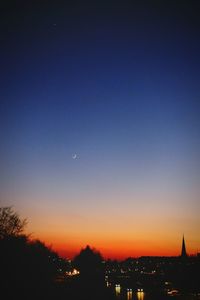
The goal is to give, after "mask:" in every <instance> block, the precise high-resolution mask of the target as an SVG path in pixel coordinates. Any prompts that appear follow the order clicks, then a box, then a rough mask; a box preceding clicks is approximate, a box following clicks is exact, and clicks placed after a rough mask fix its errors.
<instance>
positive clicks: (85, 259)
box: [74, 246, 103, 275]
mask: <svg viewBox="0 0 200 300" xmlns="http://www.w3.org/2000/svg"><path fill="white" fill-rule="evenodd" d="M102 260H103V259H102V256H101V254H100V253H99V252H98V251H96V250H95V249H91V248H90V246H86V248H85V249H82V250H81V252H80V253H79V255H77V256H76V257H75V258H74V266H75V267H76V268H77V269H78V270H80V273H81V274H84V275H86V274H92V275H94V274H95V273H98V272H100V271H101V270H102Z"/></svg>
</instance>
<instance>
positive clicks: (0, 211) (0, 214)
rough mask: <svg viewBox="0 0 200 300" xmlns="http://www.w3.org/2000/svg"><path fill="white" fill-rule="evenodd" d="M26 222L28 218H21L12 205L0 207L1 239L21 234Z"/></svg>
mask: <svg viewBox="0 0 200 300" xmlns="http://www.w3.org/2000/svg"><path fill="white" fill-rule="evenodd" d="M26 224H27V220H26V219H24V220H21V219H20V217H19V215H18V214H17V213H16V212H14V211H13V209H12V207H0V239H2V238H4V237H6V236H17V235H19V234H21V233H22V232H23V231H24V228H25V226H26Z"/></svg>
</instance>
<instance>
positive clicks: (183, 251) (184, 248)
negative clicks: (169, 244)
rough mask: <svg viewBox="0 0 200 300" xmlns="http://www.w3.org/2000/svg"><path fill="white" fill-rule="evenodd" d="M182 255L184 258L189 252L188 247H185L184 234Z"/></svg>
mask: <svg viewBox="0 0 200 300" xmlns="http://www.w3.org/2000/svg"><path fill="white" fill-rule="evenodd" d="M181 257H182V258H185V257H187V252H186V247H185V239H184V235H183V240H182V251H181Z"/></svg>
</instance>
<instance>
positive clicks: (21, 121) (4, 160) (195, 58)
mask: <svg viewBox="0 0 200 300" xmlns="http://www.w3.org/2000/svg"><path fill="white" fill-rule="evenodd" d="M41 2H42V1H41ZM138 2H139V4H137V2H136V1H132V4H130V2H129V3H128V2H126V3H125V2H124V4H123V6H122V5H120V4H117V3H116V2H115V4H114V3H111V2H109V4H103V3H102V2H97V1H96V2H95V4H94V2H93V4H92V5H89V4H84V5H83V4H82V5H80V4H76V5H75V4H73V5H70V4H69V3H68V5H66V4H65V5H64V4H58V3H57V4H52V2H49V3H48V4H41V3H40V4H39V5H36V4H31V3H30V2H29V3H28V4H24V3H23V2H21V4H16V6H14V5H13V7H11V6H10V7H8V5H5V7H4V10H2V18H1V104H0V108H1V111H0V120H1V121H0V122H1V145H2V146H1V149H0V151H1V152H0V153H1V157H0V161H1V166H2V167H1V170H2V175H1V178H2V185H3V187H2V203H3V204H7V203H8V204H13V205H14V206H16V207H19V208H20V209H21V210H22V211H25V213H26V214H28V217H30V219H31V218H32V215H31V213H30V212H29V211H28V207H29V206H30V207H31V209H33V207H34V205H36V204H35V203H38V199H41V198H42V199H45V200H43V202H42V201H41V202H40V205H41V206H44V207H47V206H48V205H49V206H50V207H51V205H53V204H52V202H51V201H53V200H52V199H56V201H57V203H62V205H63V206H62V207H65V205H66V210H68V209H69V208H71V209H72V211H75V210H76V208H75V207H79V208H80V213H82V211H84V207H90V206H91V203H93V201H96V204H97V203H100V202H101V203H105V205H106V204H107V203H110V207H111V208H110V209H111V210H112V207H113V205H115V202H116V201H118V202H117V203H120V201H121V199H122V198H123V201H125V202H124V203H126V205H127V206H128V207H129V205H135V204H136V203H137V199H135V198H134V197H135V196H134V197H133V194H134V195H135V193H136V194H137V195H138V198H139V199H140V198H141V199H143V200H142V201H143V202H144V205H145V203H146V201H148V197H150V198H151V197H157V198H156V200H155V203H156V204H155V205H156V206H157V205H158V203H160V205H162V204H163V203H164V202H165V203H166V201H167V202H168V201H169V206H170V205H172V203H174V202H173V201H175V203H176V201H177V203H176V205H177V207H178V206H180V202H179V200H178V197H179V198H181V197H182V195H183V194H184V195H186V194H185V193H186V190H187V191H188V194H187V197H189V198H190V199H188V198H187V197H186V196H185V197H186V198H187V199H183V202H184V203H186V202H187V201H190V207H192V208H193V209H194V212H195V211H196V209H197V198H196V190H197V188H198V182H199V150H200V149H199V148H200V147H199V146H200V144H199V130H200V122H199V119H200V118H199V116H200V101H199V96H200V91H199V86H200V60H199V53H200V41H199V28H200V27H199V23H200V22H199V20H198V11H199V4H198V1H196V2H193V1H192V2H190V3H188V2H189V1H180V4H179V3H176V4H172V3H171V4H169V1H165V3H166V4H165V3H164V2H162V4H161V3H160V2H159V1H157V2H156V1H149V2H151V3H149V4H145V3H144V2H143V3H141V2H142V1H138ZM133 3H134V4H133ZM167 3H168V4H167ZM74 153H76V154H77V156H78V158H77V159H76V160H74V159H72V155H73V154H74ZM152 190H153V191H154V192H155V191H158V190H159V195H158V194H156V195H157V196H155V194H154V193H153V192H152ZM194 191H195V192H194ZM151 192H152V193H153V194H151ZM119 193H121V194H122V195H125V196H122V195H121V198H120V196H119ZM126 193H127V195H126ZM138 193H139V194H138ZM171 193H172V194H173V196H172V195H171ZM194 194H195V196H194ZM177 195H178V196H177ZM180 195H181V196H180ZM188 195H189V196H188ZM118 196H119V198H118ZM176 197H177V198H176ZM11 198H12V199H11ZM124 198H125V199H124ZM133 198H134V199H133ZM136 198H137V197H136ZM27 199H31V200H30V201H29V200H27ZM72 199H73V201H72ZM95 199H96V200H95ZM174 199H175V200H174ZM109 201H110V202H109ZM72 202H73V203H75V204H73V205H74V206H73V205H72ZM130 203H132V204H130ZM98 205H99V204H98ZM98 205H97V206H98ZM188 205H189V202H188ZM131 207H132V206H131ZM186 207H187V204H186ZM187 208H188V207H187ZM31 209H30V210H31ZM38 209H40V206H38ZM101 209H102V211H103V204H102V206H101V207H100V211H101ZM94 210H95V209H94ZM36 211H37V209H36ZM192 212H193V210H191V213H192ZM29 214H30V216H29ZM83 214H84V213H83ZM85 214H86V215H87V213H86V212H85ZM194 214H195V213H194ZM88 218H89V217H88ZM195 224H196V223H195ZM194 226H196V225H194ZM33 227H34V226H33ZM180 227H181V226H180ZM186 227H187V226H186ZM183 230H187V229H186V228H185V229H183ZM191 231H192V230H191ZM193 231H195V230H194V228H193ZM181 233H182V232H181ZM194 236H195V234H194Z"/></svg>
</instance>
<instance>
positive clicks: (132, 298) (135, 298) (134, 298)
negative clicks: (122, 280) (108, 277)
mask: <svg viewBox="0 0 200 300" xmlns="http://www.w3.org/2000/svg"><path fill="white" fill-rule="evenodd" d="M115 295H116V298H117V299H121V300H125V299H126V300H144V299H145V293H144V292H143V291H140V292H135V293H133V291H132V289H127V290H126V293H122V289H121V286H120V284H116V285H115Z"/></svg>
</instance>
